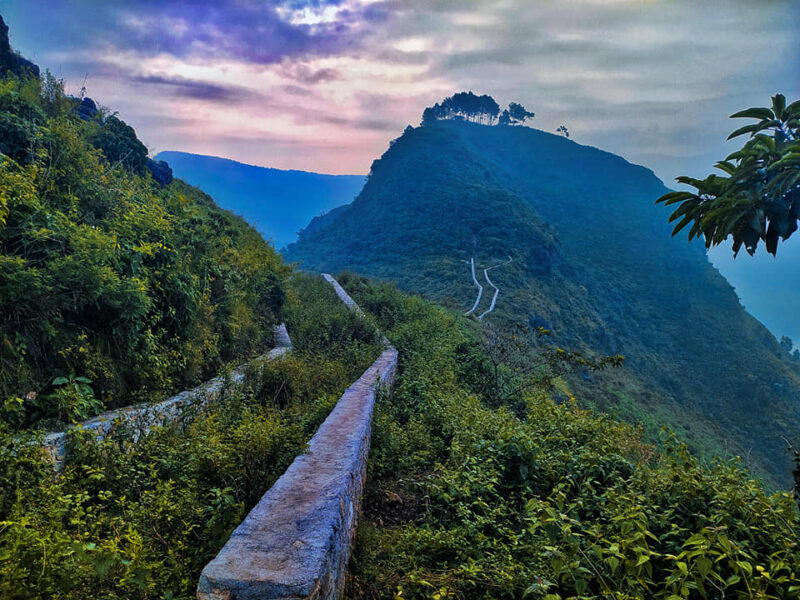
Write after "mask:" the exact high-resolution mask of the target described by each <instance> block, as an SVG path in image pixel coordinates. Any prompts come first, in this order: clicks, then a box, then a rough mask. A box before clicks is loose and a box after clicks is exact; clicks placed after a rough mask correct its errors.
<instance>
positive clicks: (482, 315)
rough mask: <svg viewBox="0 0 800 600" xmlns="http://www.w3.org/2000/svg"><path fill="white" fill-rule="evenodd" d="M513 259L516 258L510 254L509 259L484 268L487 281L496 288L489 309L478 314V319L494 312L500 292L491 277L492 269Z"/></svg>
mask: <svg viewBox="0 0 800 600" xmlns="http://www.w3.org/2000/svg"><path fill="white" fill-rule="evenodd" d="M513 260H514V259H513V258H511V257H510V256H509V257H508V260H507V261H505V262H502V263H499V264H496V265H494V266H492V267H487V268H486V269H484V270H483V276H484V277H485V278H486V282H487V283H488V284H489V285H490V286H492V287H493V288H494V296H492V303H491V304H490V305H489V308H488V310H485V311H483V312H482V313H481V314H479V315H478V319H479V320H481V319H483V317H485V316H486V315H488V314H489V313H490V312H492V311H493V310H494V305H495V304H496V303H497V296H498V295H499V294H500V288H499V287H497V286H496V285H495V284H493V283H492V280H491V279H489V271H491V270H492V269H496V268H497V267H502V266H503V265H507V264H508V263H510V262H511V261H513ZM474 276H475V270H474V267H473V277H474ZM479 299H480V298H479ZM477 305H478V303H477V302H476V303H475V306H477ZM473 310H474V309H473Z"/></svg>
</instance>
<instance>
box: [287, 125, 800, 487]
mask: <svg viewBox="0 0 800 600" xmlns="http://www.w3.org/2000/svg"><path fill="white" fill-rule="evenodd" d="M665 191H666V188H665V187H664V185H663V183H662V182H661V181H660V180H658V178H656V177H655V175H654V174H653V173H652V172H651V171H650V170H648V169H646V168H644V167H641V166H637V165H633V164H630V163H628V162H627V161H625V160H624V159H623V158H621V157H619V156H615V155H613V154H610V153H607V152H603V151H601V150H598V149H596V148H592V147H587V146H582V145H580V144H577V143H575V142H573V141H570V140H568V139H565V138H563V137H559V136H555V135H551V134H548V133H545V132H542V131H538V130H535V129H531V128H527V127H515V126H502V125H500V126H494V127H490V126H485V125H480V124H477V123H472V122H466V121H454V120H447V121H434V122H432V123H430V124H426V125H425V126H422V127H418V128H411V127H409V128H407V129H406V131H405V132H404V134H403V135H402V136H401V137H400V138H398V139H397V140H395V141H394V142H393V143H392V144H391V146H390V148H389V149H388V151H387V152H386V153H385V154H384V155H383V156H382V157H381V158H380V159H379V160H376V161H375V162H374V163H373V165H372V170H371V173H370V175H369V177H368V181H367V183H366V185H365V187H364V189H363V191H362V192H361V194H360V195H359V196H358V197H357V198H356V200H355V201H354V202H353V203H352V204H351V205H348V206H346V207H342V208H339V209H337V210H336V211H334V212H332V213H330V214H328V215H326V216H324V217H321V218H318V219H315V220H314V221H312V222H311V224H310V226H309V227H308V228H307V229H306V230H305V231H304V232H301V234H300V237H299V241H298V242H297V243H296V244H293V245H292V246H290V247H289V248H288V249H287V251H286V252H285V255H286V257H287V258H288V259H289V260H292V261H300V262H301V263H302V266H303V268H306V269H314V270H327V271H338V270H342V269H349V270H353V271H355V272H358V273H360V274H363V275H367V276H374V277H379V278H385V279H394V280H396V281H397V282H398V284H399V285H400V286H401V287H402V288H404V289H406V290H411V291H415V292H420V293H423V294H425V295H427V296H430V297H432V298H434V299H436V300H439V301H442V302H444V303H445V304H449V305H451V306H454V307H461V308H463V309H464V310H465V311H466V310H467V309H468V308H469V307H470V306H471V305H472V303H473V302H474V300H475V295H476V288H475V286H474V285H473V283H472V278H471V276H470V272H469V265H468V264H467V263H468V261H469V260H470V258H471V257H474V258H475V261H476V264H477V265H478V266H479V267H480V268H481V269H482V268H484V267H488V266H491V265H492V264H496V263H499V262H501V261H503V260H507V259H508V257H512V258H513V259H514V260H513V262H511V263H510V264H508V265H506V266H503V267H499V268H497V269H494V270H493V271H492V272H491V279H492V281H493V282H494V283H495V284H496V285H497V286H498V288H500V290H501V293H500V295H499V297H498V301H497V308H496V310H495V312H493V313H491V314H490V315H489V316H488V317H486V318H487V319H490V320H494V321H495V322H497V323H505V324H511V323H522V324H525V325H528V326H543V327H546V328H548V329H550V330H551V331H552V332H553V340H554V341H555V342H556V343H558V344H560V345H561V346H563V347H567V348H571V349H577V350H583V351H589V352H596V353H601V354H616V353H620V354H623V355H624V356H626V357H627V360H626V362H625V365H626V366H625V367H624V368H623V369H622V370H619V371H616V372H614V373H612V374H602V376H595V375H589V374H584V377H579V378H576V379H575V380H574V381H572V382H571V383H572V386H573V389H574V390H576V391H577V392H578V395H579V396H580V397H581V398H582V399H584V401H587V402H589V403H591V404H595V405H597V406H598V407H600V408H602V409H604V410H609V411H611V412H618V413H619V414H621V415H623V416H625V417H627V418H631V419H634V420H637V421H640V422H643V423H644V425H645V427H646V429H648V430H649V432H650V433H651V434H652V435H657V433H658V429H659V428H660V426H661V425H669V426H670V427H672V428H674V429H676V430H677V432H678V433H679V435H680V436H681V437H683V438H684V439H686V440H687V441H688V442H689V443H690V446H692V447H693V448H694V449H695V450H697V451H699V452H700V453H701V454H704V455H709V454H711V453H717V452H719V453H723V454H725V453H737V454H741V455H742V456H748V455H749V459H748V461H749V464H750V465H751V466H753V467H754V468H755V469H756V470H758V471H759V472H762V473H764V472H768V473H771V474H772V475H773V476H774V477H776V478H777V479H778V480H780V481H781V482H782V483H788V481H789V475H790V471H791V468H790V461H789V457H788V454H787V452H786V449H785V443H784V442H783V441H782V440H781V437H780V436H786V437H787V438H789V439H792V438H795V439H796V438H797V435H798V433H800V411H798V408H799V407H800V374H798V371H797V368H796V366H794V365H793V364H792V362H791V360H790V357H789V355H788V353H786V352H785V351H784V350H782V349H781V348H780V346H779V345H778V343H777V341H776V340H775V339H774V337H773V336H772V335H771V334H770V333H769V332H768V331H767V330H766V329H765V328H764V327H763V326H762V325H761V324H760V323H759V322H758V321H757V320H756V319H754V318H753V317H752V316H751V315H749V314H748V313H747V312H746V311H745V310H744V309H743V308H742V306H741V304H740V303H739V301H738V298H737V297H736V294H735V293H734V290H733V289H732V287H731V286H730V285H729V284H728V283H727V282H726V280H725V279H724V278H723V277H722V276H721V275H720V274H719V273H718V272H717V271H716V269H714V268H713V267H712V266H711V265H710V264H709V262H708V260H707V258H706V256H705V253H704V250H703V248H702V245H701V244H695V245H688V244H687V243H686V241H685V240H683V239H672V238H671V237H670V232H671V226H670V225H669V224H668V223H667V215H668V211H667V210H665V209H664V208H663V207H657V206H655V205H654V201H655V199H656V198H658V197H659V196H660V195H661V194H662V193H664V192H665ZM479 274H480V271H479ZM485 285H486V284H485V283H484V286H485ZM476 314H477V313H476Z"/></svg>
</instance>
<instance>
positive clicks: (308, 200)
mask: <svg viewBox="0 0 800 600" xmlns="http://www.w3.org/2000/svg"><path fill="white" fill-rule="evenodd" d="M155 158H156V160H164V161H166V162H167V163H169V165H170V167H172V170H173V172H174V174H175V176H176V177H180V178H181V179H183V180H184V181H187V182H188V183H190V184H192V185H194V186H196V187H198V188H200V189H201V190H203V191H204V192H206V193H207V194H209V195H211V196H213V197H214V199H215V200H216V201H217V203H218V204H219V205H220V206H221V207H222V208H224V209H226V210H230V211H233V212H234V213H236V214H238V215H240V216H242V217H243V218H244V219H245V220H246V221H248V222H249V223H250V224H251V225H253V226H254V227H255V228H256V229H257V230H258V231H259V232H260V233H261V234H262V235H263V236H264V237H265V238H267V239H268V240H272V241H273V243H274V244H275V247H276V248H282V247H283V246H285V245H287V244H289V243H291V242H293V241H294V240H295V239H296V234H297V232H298V231H299V230H300V229H301V228H302V227H305V226H306V225H307V224H308V222H309V220H310V219H312V218H313V217H316V216H317V215H319V214H321V213H323V212H325V211H329V210H331V209H333V208H336V207H337V206H341V205H342V204H346V203H348V202H350V201H351V200H352V199H353V198H355V196H356V195H357V194H358V192H359V191H360V190H361V187H362V186H363V184H364V176H363V175H326V174H321V173H309V172H306V171H294V170H292V171H284V170H281V169H271V168H267V167H258V166H255V165H247V164H244V163H240V162H236V161H234V160H230V159H227V158H218V157H215V156H205V155H200V154H190V153H187V152H177V151H164V152H159V153H158V154H157V155H156V157H155Z"/></svg>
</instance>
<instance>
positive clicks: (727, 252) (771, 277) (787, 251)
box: [709, 238, 800, 347]
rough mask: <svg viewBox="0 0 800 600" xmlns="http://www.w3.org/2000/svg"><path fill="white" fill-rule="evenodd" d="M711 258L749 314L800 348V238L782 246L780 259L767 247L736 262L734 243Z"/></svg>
mask: <svg viewBox="0 0 800 600" xmlns="http://www.w3.org/2000/svg"><path fill="white" fill-rule="evenodd" d="M709 258H711V261H712V262H713V263H714V266H715V267H717V268H718V269H719V271H720V273H722V274H723V275H724V276H725V278H726V279H727V280H728V281H730V283H731V285H733V287H734V288H735V289H736V293H737V294H738V295H739V297H740V298H741V299H742V304H744V305H745V307H746V308H747V310H748V311H750V312H751V313H752V314H754V315H755V316H756V317H758V320H759V321H761V322H762V323H764V325H766V326H767V327H769V330H770V331H772V333H774V334H775V336H776V337H781V336H784V335H788V336H789V337H790V338H792V340H793V341H794V343H795V346H796V347H800V311H798V310H797V303H798V300H800V296H798V293H797V286H798V284H799V283H800V239H795V238H790V239H789V240H787V241H786V242H784V243H783V244H781V247H780V250H779V252H778V255H777V256H772V255H770V254H767V253H766V252H765V251H764V249H763V248H759V252H757V253H756V255H755V256H748V255H747V253H746V252H741V253H740V254H739V256H738V257H737V258H736V259H734V258H733V253H732V252H731V248H730V243H728V244H727V245H725V246H722V247H719V248H714V249H712V250H711V251H710V252H709Z"/></svg>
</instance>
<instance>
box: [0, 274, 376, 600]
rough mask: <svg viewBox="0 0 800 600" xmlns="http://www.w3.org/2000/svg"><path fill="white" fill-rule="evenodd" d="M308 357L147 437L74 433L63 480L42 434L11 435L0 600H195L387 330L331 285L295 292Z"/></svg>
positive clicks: (301, 344) (302, 284)
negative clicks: (210, 567)
mask: <svg viewBox="0 0 800 600" xmlns="http://www.w3.org/2000/svg"><path fill="white" fill-rule="evenodd" d="M286 292H287V293H286V295H287V300H286V304H285V306H284V315H285V319H286V324H287V328H288V330H289V331H290V332H291V333H290V335H291V336H292V341H293V344H294V348H293V350H292V352H291V353H290V354H288V355H287V356H286V357H284V358H282V359H281V360H278V361H275V362H260V361H254V362H253V363H251V364H250V365H249V367H248V369H247V370H246V374H245V380H244V383H243V385H241V386H238V387H233V386H228V387H226V388H225V390H224V392H223V393H222V395H221V396H220V397H219V398H218V399H216V400H215V401H213V402H210V403H207V404H206V405H205V406H203V407H202V409H199V410H198V409H190V410H189V412H188V413H185V414H184V415H183V417H182V419H181V422H180V423H178V424H176V425H172V426H169V427H163V428H162V427H157V428H154V430H153V431H152V432H151V433H150V434H149V435H147V436H146V437H143V438H142V439H139V440H138V442H137V439H136V438H137V434H138V431H137V430H136V429H135V427H129V428H127V429H123V430H121V431H118V432H117V434H116V435H115V436H113V437H110V438H107V439H105V440H103V441H98V439H97V438H95V436H94V435H93V434H91V433H88V432H83V431H81V430H79V429H73V430H72V431H71V432H70V446H71V451H70V454H69V458H68V460H67V464H66V466H65V468H64V470H63V472H62V473H60V474H59V475H58V476H56V475H55V474H54V473H53V466H52V463H51V462H50V461H49V460H48V459H47V457H46V455H45V453H44V452H43V451H42V450H41V448H39V447H38V446H37V445H36V444H35V443H34V442H35V441H36V440H37V439H40V438H39V436H37V435H36V434H35V433H34V432H31V431H28V432H25V433H23V434H19V433H11V432H8V431H4V430H3V429H0V598H3V599H4V600H31V599H41V600H49V599H52V598H59V599H61V600H73V599H74V600H81V599H84V598H92V599H93V600H101V599H102V600H112V599H117V598H131V599H142V600H145V599H148V600H149V599H154V598H163V599H172V600H175V599H178V598H181V599H186V600H188V599H191V598H194V597H195V590H196V587H197V580H198V577H199V575H200V571H201V570H202V568H203V567H204V566H205V564H206V563H207V562H208V561H209V560H211V559H212V558H213V557H214V556H215V555H216V554H217V552H219V550H220V548H222V546H223V545H224V544H225V542H226V541H227V539H228V536H229V535H230V533H231V531H232V530H233V529H234V528H235V527H236V526H237V525H238V524H239V523H240V522H241V521H242V519H243V518H244V517H245V515H246V514H247V512H248V511H249V510H250V509H251V508H253V506H254V505H255V504H256V503H257V502H258V500H259V499H260V498H261V496H262V495H263V494H264V493H265V492H266V491H267V490H268V489H269V488H270V486H271V485H272V484H273V483H274V482H275V480H277V478H278V477H280V476H281V474H282V473H283V472H284V471H285V470H286V468H287V467H288V466H289V465H290V464H291V462H292V461H293V460H294V458H295V456H297V455H298V454H300V453H301V452H303V451H304V448H305V445H306V443H307V442H308V440H309V439H310V438H311V436H312V435H313V434H314V432H315V431H316V430H317V428H318V427H319V425H320V424H321V423H322V421H323V420H324V419H325V418H326V417H327V415H328V413H329V411H330V410H331V408H333V406H334V405H335V404H336V401H337V400H338V399H339V397H340V395H341V394H342V393H343V392H344V390H345V389H346V388H347V386H348V385H350V384H351V383H352V382H353V381H354V380H355V379H357V378H358V377H359V376H360V375H361V373H362V372H363V371H364V370H365V369H366V368H367V367H368V366H369V365H370V364H371V363H372V361H373V360H375V358H377V356H378V354H380V351H381V346H380V340H379V338H378V337H377V333H376V330H375V328H374V325H372V324H371V323H369V322H367V321H365V320H364V319H362V318H360V317H358V315H355V314H354V313H353V312H352V311H351V310H349V309H348V308H347V307H345V306H344V304H342V302H341V301H340V300H339V299H338V298H337V297H336V295H335V294H334V292H333V289H332V288H331V286H330V285H329V284H328V283H326V282H325V281H323V280H322V278H310V277H303V276H295V277H293V278H292V279H291V280H290V281H288V282H287V284H286Z"/></svg>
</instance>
